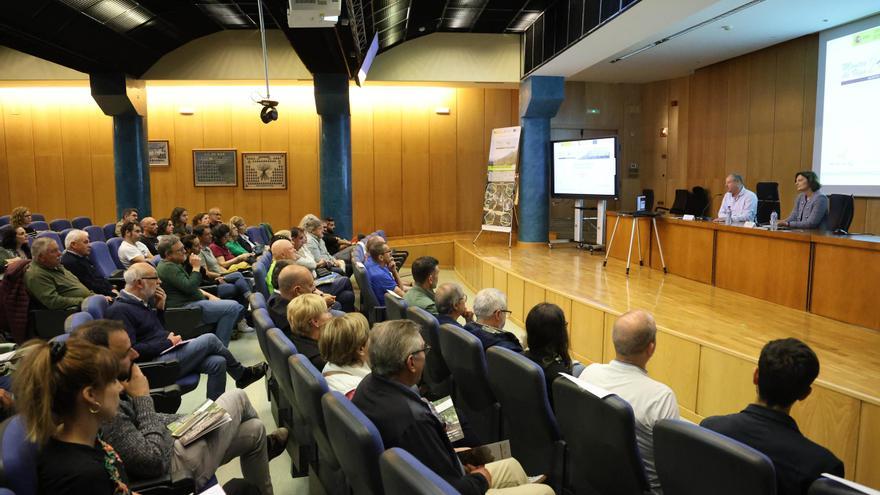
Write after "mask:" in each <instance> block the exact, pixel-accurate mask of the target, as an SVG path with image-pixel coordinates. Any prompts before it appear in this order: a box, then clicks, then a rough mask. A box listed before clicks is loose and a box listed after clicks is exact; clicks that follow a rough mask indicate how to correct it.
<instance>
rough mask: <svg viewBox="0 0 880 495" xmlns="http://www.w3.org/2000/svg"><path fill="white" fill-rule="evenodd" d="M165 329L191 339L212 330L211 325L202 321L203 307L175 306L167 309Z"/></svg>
mask: <svg viewBox="0 0 880 495" xmlns="http://www.w3.org/2000/svg"><path fill="white" fill-rule="evenodd" d="M165 329H166V330H168V331H169V332H174V333H176V334H177V335H180V336H181V337H183V338H184V339H191V338H193V337H198V336H199V335H202V334H203V333H206V332H208V331H210V329H211V326H210V325H205V324H204V323H203V322H202V308H173V309H166V310H165Z"/></svg>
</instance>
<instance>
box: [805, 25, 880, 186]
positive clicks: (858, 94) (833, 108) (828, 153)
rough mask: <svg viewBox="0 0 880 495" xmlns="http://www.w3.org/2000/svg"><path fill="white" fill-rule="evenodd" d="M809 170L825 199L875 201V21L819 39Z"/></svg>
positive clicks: (878, 180) (879, 77)
mask: <svg viewBox="0 0 880 495" xmlns="http://www.w3.org/2000/svg"><path fill="white" fill-rule="evenodd" d="M813 170H814V171H815V172H816V173H818V174H819V180H820V182H822V184H823V187H822V192H824V193H826V194H830V193H841V194H854V195H857V196H880V16H874V17H870V18H866V19H862V20H860V21H856V22H854V23H850V24H847V25H845V26H840V27H837V28H834V29H829V30H828V31H824V32H822V33H821V34H820V36H819V83H818V88H817V98H816V136H815V146H814V151H813Z"/></svg>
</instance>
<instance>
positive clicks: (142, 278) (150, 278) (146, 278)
mask: <svg viewBox="0 0 880 495" xmlns="http://www.w3.org/2000/svg"><path fill="white" fill-rule="evenodd" d="M141 280H159V277H158V276H156V277H141Z"/></svg>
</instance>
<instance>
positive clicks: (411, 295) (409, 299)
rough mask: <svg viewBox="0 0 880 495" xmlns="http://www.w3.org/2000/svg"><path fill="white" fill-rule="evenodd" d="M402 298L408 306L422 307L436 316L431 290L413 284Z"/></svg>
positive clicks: (435, 306)
mask: <svg viewBox="0 0 880 495" xmlns="http://www.w3.org/2000/svg"><path fill="white" fill-rule="evenodd" d="M403 299H404V300H405V301H406V304H407V305H408V306H416V307H418V308H422V309H424V310H425V311H427V312H428V313H431V314H432V315H434V316H437V305H436V304H435V303H434V292H433V291H427V290H425V289H423V288H421V287H419V286H417V285H413V288H412V289H410V290H408V291H406V295H405V296H403Z"/></svg>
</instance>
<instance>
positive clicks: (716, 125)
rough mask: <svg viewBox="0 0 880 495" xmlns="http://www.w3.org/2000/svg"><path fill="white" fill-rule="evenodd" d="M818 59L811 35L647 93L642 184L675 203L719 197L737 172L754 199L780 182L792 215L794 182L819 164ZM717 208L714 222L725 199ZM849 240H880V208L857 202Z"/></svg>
mask: <svg viewBox="0 0 880 495" xmlns="http://www.w3.org/2000/svg"><path fill="white" fill-rule="evenodd" d="M818 50H819V37H818V34H814V35H808V36H804V37H801V38H797V39H794V40H791V41H788V42H785V43H780V44H777V45H774V46H771V47H768V48H765V49H763V50H759V51H756V52H752V53H748V54H746V55H743V56H740V57H736V58H733V59H730V60H726V61H723V62H720V63H717V64H714V65H711V66H708V67H705V68H702V69H699V70H697V71H696V72H695V73H694V74H692V75H690V76H687V77H681V78H677V79H670V80H663V81H657V82H653V83H648V84H644V85H643V86H642V105H641V110H642V115H641V119H642V125H643V129H642V174H643V175H642V185H643V186H644V187H646V188H652V189H654V192H655V198H656V201H664V202H666V203H667V204H671V203H672V200H673V198H674V194H675V193H674V191H675V189H680V188H688V189H690V188H692V187H693V186H703V187H707V188H708V189H709V191H710V193H711V194H713V195H716V194H720V193H722V192H724V191H725V189H724V178H725V177H726V175H727V174H728V173H730V172H732V171H738V172H740V173H741V174H742V175H743V177H744V178H745V182H746V185H747V187H749V188H750V189H751V190H753V191H754V188H755V184H756V183H757V182H762V181H774V182H778V183H779V193H780V201H781V205H782V213H783V215H787V214H788V212H790V211H791V209H792V205H793V203H794V198H795V196H796V192H795V189H794V175H795V173H797V171H799V170H809V169H810V168H811V164H812V159H813V133H814V130H815V112H816V78H817V74H818V67H817V64H818ZM663 128H667V129H668V137H663V136H661V133H660V130H661V129H663ZM820 179H821V177H820ZM713 200H714V201H713V205H712V211H711V212H709V213H708V214H711V215H713V216H714V215H717V212H718V208H719V206H720V204H721V197H720V196H716V197H714V198H713ZM850 231H851V232H873V233H878V234H880V199H878V198H856V201H855V215H854V218H853V223H852V226H851V227H850Z"/></svg>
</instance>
